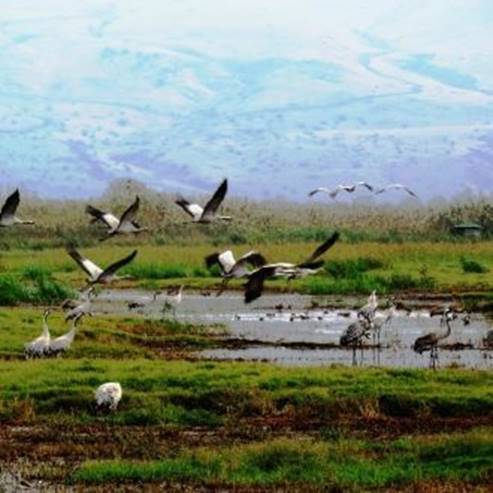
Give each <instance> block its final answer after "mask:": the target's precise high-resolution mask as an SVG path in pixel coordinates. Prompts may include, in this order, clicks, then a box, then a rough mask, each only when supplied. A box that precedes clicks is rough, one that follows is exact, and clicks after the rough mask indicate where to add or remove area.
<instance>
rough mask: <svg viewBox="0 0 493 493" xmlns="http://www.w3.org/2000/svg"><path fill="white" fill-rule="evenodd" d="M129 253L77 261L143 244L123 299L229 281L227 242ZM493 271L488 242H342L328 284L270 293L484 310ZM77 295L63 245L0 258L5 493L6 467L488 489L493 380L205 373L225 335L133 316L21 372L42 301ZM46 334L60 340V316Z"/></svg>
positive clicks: (325, 372)
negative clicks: (223, 264)
mask: <svg viewBox="0 0 493 493" xmlns="http://www.w3.org/2000/svg"><path fill="white" fill-rule="evenodd" d="M124 243H125V244H116V245H113V244H110V243H104V244H102V245H98V247H87V248H82V249H81V250H82V251H83V252H84V253H85V254H87V255H88V256H89V257H90V258H92V259H93V260H94V261H96V262H97V263H100V264H101V265H103V266H104V265H105V264H107V263H110V262H112V261H113V260H115V259H117V258H120V257H123V256H124V255H126V254H127V253H128V252H129V251H131V250H132V249H133V248H134V247H136V248H138V250H139V255H138V257H137V259H136V261H135V263H134V264H132V265H130V266H129V267H128V268H127V269H126V273H128V274H131V275H132V276H134V278H135V279H134V280H127V281H122V282H120V283H119V284H118V287H120V288H124V287H141V288H148V289H155V288H161V287H165V286H169V285H174V286H175V285H179V284H181V283H184V284H185V285H186V286H187V287H188V289H190V288H197V289H210V288H214V287H215V286H217V285H218V284H219V283H220V278H219V277H218V272H217V271H216V270H214V269H213V270H211V271H208V270H207V269H206V268H205V266H204V265H203V257H204V256H205V255H207V254H209V253H211V252H212V251H214V250H215V249H219V248H220V246H214V245H210V244H201V245H196V246H187V245H184V246H176V245H175V246H170V245H161V246H157V245H142V244H140V243H139V242H138V241H132V240H131V241H128V242H124ZM316 245H317V242H316V241H312V242H307V243H299V242H296V243H270V244H264V243H259V244H255V245H248V246H246V245H245V246H235V248H234V251H235V253H238V254H241V253H243V252H245V251H246V250H248V249H250V247H255V248H257V249H258V250H259V251H261V252H262V253H264V254H265V255H266V256H267V257H268V258H269V259H271V260H295V261H296V260H301V259H303V258H304V257H306V256H307V255H308V254H309V253H310V252H311V251H312V250H313V249H314V248H315V247H316ZM227 246H230V245H227ZM221 247H222V246H221ZM492 269H493V248H492V244H491V242H487V241H483V242H474V243H451V242H417V241H414V242H408V243H385V244H384V243H368V242H360V243H348V242H345V241H343V242H341V243H338V244H337V245H336V246H335V247H334V248H333V249H332V250H331V251H330V252H329V254H328V255H327V259H326V264H325V268H324V271H323V272H322V273H320V275H318V276H315V277H312V278H308V279H304V280H300V281H295V282H293V283H292V284H291V286H289V288H288V286H287V284H286V282H285V281H280V282H279V281H275V282H270V283H269V284H268V287H269V288H270V289H275V290H286V289H292V290H298V291H301V292H306V293H314V294H330V293H339V294H345V293H359V294H362V295H363V294H365V295H366V294H367V293H368V292H369V291H371V289H374V288H376V289H378V291H379V293H397V294H398V293H407V292H410V291H411V292H413V291H416V292H425V293H429V292H443V293H452V294H456V295H457V296H461V297H463V299H467V295H468V293H476V294H477V295H478V296H479V297H480V299H482V300H483V301H484V302H486V303H490V305H491V301H492V295H491V291H492V284H493V276H492V274H491V272H492ZM83 284H84V275H83V273H82V272H81V271H80V270H79V269H78V267H77V266H76V265H75V263H74V262H73V261H72V260H71V259H70V258H69V257H68V255H67V254H66V253H65V252H64V250H63V249H61V248H43V249H38V250H26V249H24V248H21V249H15V248H12V249H10V250H7V251H3V252H2V253H1V255H0V305H3V307H2V309H1V310H0V443H1V444H2V446H1V447H0V491H1V489H2V471H15V472H18V473H20V474H21V475H22V476H23V477H24V478H25V479H27V480H28V481H38V480H39V481H42V484H43V485H45V486H46V487H48V488H53V489H54V488H58V490H59V491H63V490H64V489H65V488H67V489H68V488H70V487H73V486H75V487H77V488H79V489H81V490H84V491H112V489H113V488H114V487H115V485H116V484H117V485H119V487H120V488H125V490H126V491H142V488H143V487H144V485H145V488H147V490H148V491H163V490H164V491H197V490H199V491H215V490H218V489H220V490H224V491H242V492H250V491H262V492H264V491H302V490H303V491H305V492H310V491H334V492H342V491H344V492H345V491H349V492H360V491H379V492H380V491H381V492H384V491H385V492H389V491H392V492H393V491H406V492H407V491H409V492H411V491H412V492H428V491H435V492H441V493H442V492H463V491H471V492H473V491H474V492H476V491H480V492H481V491H484V492H486V491H489V488H490V485H491V482H492V481H493V461H492V457H493V390H492V389H493V373H492V372H491V371H473V370H465V369H443V370H439V371H437V372H432V371H429V370H405V369H378V368H366V369H356V368H342V367H329V368H285V367H280V366H276V365H272V364H261V363H231V362H223V363H219V362H210V361H200V360H197V359H196V351H197V350H201V349H205V348H213V347H220V346H221V344H222V343H223V341H224V335H225V333H226V329H225V328H224V327H219V326H195V325H189V324H182V323H178V322H176V321H174V320H173V319H172V318H164V319H163V320H144V319H142V318H139V317H137V316H128V315H121V316H116V315H115V316H110V315H104V316H103V315H101V316H98V317H87V318H85V319H84V320H83V322H82V323H81V327H80V329H79V332H78V334H77V337H76V341H75V344H74V346H73V348H72V349H71V351H70V352H69V353H68V354H66V355H63V356H62V357H60V358H51V359H46V360H28V361H26V360H24V359H23V354H22V349H23V344H24V342H26V341H28V340H31V339H33V338H34V337H36V336H37V335H39V333H40V330H41V314H42V311H43V307H44V306H47V305H51V306H56V305H58V304H59V303H60V301H61V300H62V299H64V298H65V297H70V296H73V295H74V293H75V290H76V289H77V288H79V287H80V286H82V285H83ZM240 285H241V282H236V283H232V287H234V288H239V287H240ZM5 305H14V306H7V307H6V306H5ZM16 305H17V306H16ZM34 305H40V306H34ZM485 306H486V305H485ZM50 329H51V332H52V335H54V336H57V335H60V334H62V333H64V332H66V330H67V325H66V323H65V322H64V321H63V316H62V313H61V312H60V311H55V312H54V313H53V315H52V316H51V318H50ZM113 380H116V381H119V382H120V383H121V384H122V387H123V389H124V396H123V399H122V402H121V403H120V406H119V409H118V411H117V412H116V413H113V414H101V413H98V412H96V410H95V407H94V403H93V398H94V395H93V392H94V390H95V388H96V387H97V386H98V385H99V384H101V383H103V382H105V381H113Z"/></svg>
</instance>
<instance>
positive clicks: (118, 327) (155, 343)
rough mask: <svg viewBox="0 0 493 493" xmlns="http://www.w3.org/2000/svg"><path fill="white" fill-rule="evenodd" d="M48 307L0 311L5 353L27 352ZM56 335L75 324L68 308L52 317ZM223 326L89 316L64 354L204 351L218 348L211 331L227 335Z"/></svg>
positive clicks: (143, 355)
mask: <svg viewBox="0 0 493 493" xmlns="http://www.w3.org/2000/svg"><path fill="white" fill-rule="evenodd" d="M41 321H42V310H39V309H33V308H12V309H9V310H6V311H3V312H2V313H0V357H2V356H3V357H14V358H15V357H17V358H21V357H22V356H23V348H24V343H25V342H27V341H30V340H33V339H34V338H35V337H37V336H38V335H40V334H41ZM48 325H49V327H50V333H51V335H52V337H54V336H59V335H62V334H64V333H65V332H66V331H67V330H68V328H69V324H68V323H67V322H65V321H64V319H63V313H57V312H53V313H52V314H51V315H50V318H49V320H48ZM224 333H225V329H224V328H223V327H220V326H205V325H192V324H189V323H181V322H177V321H175V320H173V319H171V318H169V319H168V318H166V319H164V320H143V319H139V318H132V317H121V316H104V317H103V316H101V317H97V318H96V317H85V318H84V319H83V320H82V321H81V323H80V325H79V329H78V331H77V334H76V339H75V341H76V343H75V344H74V345H73V346H72V348H71V349H70V352H69V353H68V354H67V355H66V356H64V357H70V358H115V359H120V358H139V357H140V358H151V359H155V358H157V357H158V356H159V355H160V354H161V353H162V352H164V351H173V350H174V351H179V350H187V351H191V350H198V349H206V348H210V347H214V341H213V340H212V339H211V336H214V335H216V336H217V335H221V334H224Z"/></svg>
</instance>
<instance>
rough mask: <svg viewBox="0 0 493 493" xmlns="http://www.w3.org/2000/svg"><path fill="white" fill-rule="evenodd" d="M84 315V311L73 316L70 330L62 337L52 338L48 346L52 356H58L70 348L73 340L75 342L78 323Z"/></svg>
mask: <svg viewBox="0 0 493 493" xmlns="http://www.w3.org/2000/svg"><path fill="white" fill-rule="evenodd" d="M83 316H84V313H78V314H77V315H75V316H74V317H73V318H72V326H71V327H70V330H69V331H68V332H67V333H66V334H64V335H62V336H60V337H56V338H55V339H51V341H50V344H49V346H48V353H49V354H50V355H51V356H58V355H59V354H61V353H64V352H65V351H68V350H69V349H70V346H71V345H72V342H74V337H75V331H76V329H77V324H78V323H79V320H80V319H81V318H82V317H83Z"/></svg>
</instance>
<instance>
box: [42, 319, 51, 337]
mask: <svg viewBox="0 0 493 493" xmlns="http://www.w3.org/2000/svg"><path fill="white" fill-rule="evenodd" d="M49 336H50V328H49V327H48V315H44V316H43V337H49Z"/></svg>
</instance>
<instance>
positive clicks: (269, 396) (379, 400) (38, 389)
mask: <svg viewBox="0 0 493 493" xmlns="http://www.w3.org/2000/svg"><path fill="white" fill-rule="evenodd" d="M1 370H2V383H1V385H0V403H2V406H3V409H4V411H3V413H0V414H1V415H0V420H4V421H5V420H6V421H9V420H11V419H12V415H15V410H12V408H11V403H12V402H14V403H17V404H16V405H19V403H21V402H29V403H30V404H29V406H30V407H31V409H32V414H31V417H32V419H33V420H35V421H36V420H38V419H40V420H42V421H45V420H46V419H50V420H55V421H56V420H57V419H59V418H60V416H61V415H64V416H65V418H67V419H68V418H70V420H73V421H74V422H83V421H86V420H89V421H98V420H100V419H104V420H108V421H110V422H117V423H120V424H129V425H130V424H132V425H133V424H138V423H139V422H140V419H142V423H141V424H146V423H149V421H151V422H152V423H154V424H163V425H165V424H170V423H171V424H176V423H180V422H186V423H188V424H199V423H200V424H202V425H205V426H216V425H217V424H219V423H223V422H225V421H231V420H237V419H242V418H245V417H249V416H270V415H276V414H279V413H280V414H284V415H285V416H291V417H293V418H294V417H295V416H297V415H300V416H304V419H307V418H309V417H311V418H313V419H316V420H318V421H320V422H324V421H327V422H331V421H332V420H334V419H342V418H343V417H344V416H365V415H366V414H368V413H370V414H371V415H378V416H382V417H399V416H406V417H418V416H428V417H430V416H437V417H460V416H483V417H484V416H493V393H492V392H491V388H492V384H493V375H492V374H491V372H490V373H488V372H479V371H478V372H470V371H465V370H444V371H440V372H437V373H433V372H429V371H427V370H405V371H404V370H390V369H365V370H358V369H350V368H314V369H313V368H309V369H308V368H300V369H298V368H296V369H295V368H293V369H291V368H282V367H277V366H272V365H261V364H247V363H234V364H233V363H209V362H207V363H206V362H197V363H188V362H183V361H162V360H149V359H142V358H137V359H132V360H131V362H129V361H128V360H116V359H114V360H108V359H98V358H96V359H91V360H85V359H80V360H77V359H75V360H74V359H57V360H41V361H4V362H2V367H1ZM113 380H116V381H119V382H120V383H121V384H122V387H123V389H124V398H123V400H122V403H121V406H120V409H119V412H118V413H116V414H115V415H111V416H108V417H103V418H101V417H100V416H97V415H95V414H94V413H93V412H92V403H93V394H92V392H93V389H94V388H96V387H97V385H98V384H100V383H102V382H104V381H113ZM173 406H174V407H173ZM60 413H61V414H60ZM21 418H22V417H18V418H14V419H21Z"/></svg>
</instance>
